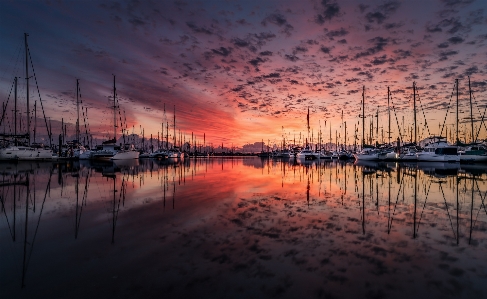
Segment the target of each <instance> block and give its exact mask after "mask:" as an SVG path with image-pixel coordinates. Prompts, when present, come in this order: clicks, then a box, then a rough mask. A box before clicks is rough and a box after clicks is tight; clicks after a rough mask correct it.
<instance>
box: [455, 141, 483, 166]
mask: <svg viewBox="0 0 487 299" xmlns="http://www.w3.org/2000/svg"><path fill="white" fill-rule="evenodd" d="M460 162H466V163H468V162H487V148H485V146H483V145H481V144H476V145H471V146H468V147H467V148H466V149H465V151H464V152H461V153H460Z"/></svg>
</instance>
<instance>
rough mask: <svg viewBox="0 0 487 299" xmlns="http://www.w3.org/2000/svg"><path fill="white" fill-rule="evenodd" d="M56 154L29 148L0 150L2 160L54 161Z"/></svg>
mask: <svg viewBox="0 0 487 299" xmlns="http://www.w3.org/2000/svg"><path fill="white" fill-rule="evenodd" d="M53 159H54V153H53V152H52V151H51V150H47V149H43V148H41V149H39V148H29V147H16V146H15V147H7V148H3V149H0V160H21V161H34V160H53Z"/></svg>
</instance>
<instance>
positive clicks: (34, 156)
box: [0, 33, 55, 160]
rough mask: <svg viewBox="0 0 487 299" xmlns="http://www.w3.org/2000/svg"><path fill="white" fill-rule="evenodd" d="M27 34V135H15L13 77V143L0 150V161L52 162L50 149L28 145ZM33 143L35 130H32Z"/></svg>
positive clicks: (25, 36)
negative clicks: (23, 140)
mask: <svg viewBox="0 0 487 299" xmlns="http://www.w3.org/2000/svg"><path fill="white" fill-rule="evenodd" d="M27 36H29V35H28V34H27V33H25V34H24V44H25V73H26V74H25V78H26V79H25V80H26V92H27V96H26V99H27V101H26V102H27V133H25V134H24V135H17V77H15V109H14V110H15V111H14V112H15V113H14V117H15V120H14V134H13V135H12V137H13V138H14V142H13V143H11V144H9V145H7V146H6V147H5V148H2V149H0V160H52V159H54V158H55V155H54V153H53V152H52V150H51V149H50V148H46V147H44V146H43V145H41V144H37V145H34V144H32V146H31V143H30V128H31V125H30V122H31V120H30V105H29V99H30V96H29V78H30V77H29V46H28V44H27ZM18 138H22V139H26V140H27V141H26V144H23V145H19V144H20V143H21V142H18ZM34 143H35V128H34Z"/></svg>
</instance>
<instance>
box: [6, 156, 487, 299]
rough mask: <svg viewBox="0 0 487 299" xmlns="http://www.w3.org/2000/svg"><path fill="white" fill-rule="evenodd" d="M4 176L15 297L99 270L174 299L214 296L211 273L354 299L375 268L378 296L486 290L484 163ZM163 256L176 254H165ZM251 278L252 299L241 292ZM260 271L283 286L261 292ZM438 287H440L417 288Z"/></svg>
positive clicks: (264, 163)
mask: <svg viewBox="0 0 487 299" xmlns="http://www.w3.org/2000/svg"><path fill="white" fill-rule="evenodd" d="M1 169H2V170H1V172H0V176H1V178H0V179H1V181H0V196H1V197H0V203H1V213H2V218H1V220H0V240H1V241H0V253H1V255H0V264H1V265H2V269H6V270H5V271H2V273H1V274H0V281H1V282H0V288H1V289H2V290H6V294H8V295H10V296H11V297H19V296H21V295H22V294H23V295H25V296H27V295H33V294H36V292H41V291H42V290H44V292H47V291H45V290H46V289H50V286H53V285H55V284H56V283H58V282H59V281H65V282H66V284H67V285H68V286H69V287H67V288H68V289H69V290H67V292H68V293H71V292H72V294H74V292H75V291H77V292H80V293H79V294H86V293H84V292H83V291H82V290H81V289H79V287H77V286H76V285H75V284H74V282H75V281H77V280H78V279H80V277H82V276H83V275H85V274H86V273H87V271H95V272H96V273H98V272H97V271H99V272H100V273H98V274H94V276H93V277H91V278H84V279H85V280H87V282H91V281H92V279H104V278H103V277H105V276H103V275H111V274H110V273H111V272H116V273H123V276H124V277H126V278H127V279H128V277H132V276H134V275H142V276H143V277H146V278H147V281H145V282H141V283H140V284H141V285H142V286H143V287H147V285H148V284H153V283H156V282H157V283H159V284H162V285H164V286H166V287H167V288H170V290H171V292H175V293H174V295H176V296H179V295H188V294H195V293H192V292H193V291H195V290H196V289H198V288H199V289H198V290H200V291H201V288H202V289H203V293H204V292H205V291H207V292H211V291H212V290H213V291H214V290H215V289H214V288H215V286H214V285H213V287H214V288H213V289H212V288H211V287H208V289H206V288H205V287H204V286H203V283H202V282H200V280H199V279H201V277H200V276H201V275H203V276H204V277H206V276H205V275H204V273H213V274H214V275H216V276H215V277H220V278H221V279H224V281H225V282H226V283H228V284H230V285H232V286H235V290H240V291H238V292H237V291H232V292H236V293H239V294H240V293H242V292H243V293H244V294H250V293H254V292H263V295H265V296H274V295H278V294H281V293H280V292H281V291H282V292H285V293H286V294H287V295H288V296H292V295H293V294H296V295H298V294H300V292H299V289H300V287H302V286H304V285H306V284H307V283H308V281H309V280H310V279H311V281H315V280H316V279H317V277H326V278H325V281H326V282H327V285H328V286H329V287H330V286H331V288H330V289H329V291H330V292H331V293H330V294H337V293H340V292H343V291H344V290H346V291H345V293H344V294H349V295H353V294H357V293H355V292H359V293H360V292H362V291H363V292H367V291H370V290H367V288H365V289H364V287H363V285H361V286H357V285H355V284H354V283H352V281H356V280H359V281H362V282H364V281H363V279H365V278H363V277H362V275H363V274H364V271H365V273H373V274H374V275H375V276H373V277H372V278H371V277H369V278H367V281H375V287H376V288H375V289H374V292H379V289H380V292H386V293H387V292H391V294H396V295H398V294H399V297H401V295H400V292H399V291H397V292H396V291H391V290H389V289H387V288H386V287H385V286H384V285H383V284H382V282H381V281H380V279H379V277H380V276H381V275H382V274H383V273H389V274H391V275H392V277H395V278H397V279H406V280H407V279H408V278H411V279H412V277H413V276H414V275H424V273H425V271H429V272H428V273H435V274H438V275H439V276H441V277H444V275H445V274H444V273H443V272H442V271H447V272H448V273H450V274H451V273H453V274H451V275H453V278H452V279H455V281H456V283H458V284H460V285H462V284H468V285H469V287H470V289H471V290H474V291H475V292H474V293H470V292H469V291H465V290H464V289H463V288H461V292H460V293H461V294H466V293H468V294H473V295H474V296H473V297H475V294H484V293H483V292H484V291H483V290H481V289H480V286H479V285H476V284H475V282H476V281H481V279H482V277H484V276H482V275H484V274H482V273H484V272H485V270H482V269H485V266H487V262H484V261H483V260H479V259H478V258H479V257H481V256H483V255H485V253H486V250H487V249H486V245H487V243H486V240H487V235H486V232H487V225H486V221H487V209H486V207H485V204H484V202H485V198H486V196H487V187H486V185H485V182H486V177H487V173H486V170H485V168H483V167H481V166H476V165H460V164H450V163H404V164H398V163H393V162H387V163H386V162H379V163H374V162H366V161H360V162H357V163H351V162H341V161H304V160H303V161H299V160H294V159H289V160H272V159H260V158H252V157H250V158H227V157H225V158H210V159H186V160H184V161H168V160H140V161H128V162H126V161H117V162H115V163H114V162H91V161H80V162H77V161H74V162H73V161H71V162H66V163H24V162H19V163H2V164H1ZM73 236H74V238H73ZM236 236H239V238H240V239H238V238H237V239H236ZM411 242H413V243H411ZM416 242H417V243H416ZM242 250H243V251H242ZM158 252H164V253H165V254H166V255H167V258H166V259H163V260H161V259H160V258H155V257H156V256H158ZM111 255H113V256H116V257H117V259H114V258H113V257H111ZM58 259H59V260H60V261H59V262H54V264H53V265H51V263H52V261H53V260H55V261H57V260H58ZM425 259H426V260H428V259H431V261H434V263H432V264H431V265H429V262H428V263H426V264H427V266H424V265H423V266H422V267H425V268H424V269H423V270H420V269H417V267H418V266H417V265H416V261H418V263H421V261H425ZM131 260H135V261H137V263H139V262H140V263H143V265H144V266H143V267H140V268H139V267H136V266H135V265H134V264H132V262H129V261H131ZM406 261H407V262H406ZM413 261H414V262H413ZM456 261H461V263H464V264H465V265H468V267H469V268H467V266H462V264H460V263H457V262H456ZM411 263H412V264H411ZM452 263H453V264H455V265H453V264H452ZM413 264H414V265H413ZM208 265H211V266H208ZM278 265H280V266H278ZM357 265H360V267H359V268H357ZM153 267H157V269H164V270H158V271H162V272H161V273H167V272H166V271H169V270H166V269H172V270H171V271H179V272H177V273H179V274H177V276H178V277H179V278H180V279H182V281H184V279H188V280H189V281H190V282H192V283H194V284H195V285H198V286H199V287H198V288H196V289H193V288H183V289H181V290H177V291H176V290H175V289H174V287H175V286H181V284H183V285H185V283H182V282H181V280H179V282H178V281H175V280H172V279H169V280H167V275H169V274H164V275H163V274H161V275H159V276H153V274H154V273H153V271H156V270H155V268H153ZM181 267H183V268H184V269H186V268H187V267H190V268H194V270H193V271H194V273H193V272H188V271H187V270H184V271H183V270H182V268H181ZM281 267H282V269H283V272H282V273H288V274H291V273H292V274H293V276H292V277H293V280H294V281H293V283H291V284H290V286H287V284H288V283H282V281H287V279H289V278H286V277H287V276H280V275H281V273H280V271H278V269H281ZM411 267H413V268H411ZM415 267H416V268H415ZM50 268H52V270H48V269H50ZM420 268H421V267H420ZM67 269H69V271H67ZM149 269H150V270H149ZM196 269H200V270H196ZM414 269H416V270H414ZM472 269H473V270H472ZM242 271H243V272H244V273H246V275H245V277H247V279H244V282H243V284H244V285H245V286H246V287H245V288H244V289H243V291H242V289H239V288H238V286H237V285H238V284H239V283H237V281H239V280H238V279H237V277H240V274H239V273H242ZM408 271H409V272H408ZM411 271H412V272H411ZM59 273H64V274H63V275H61V274H59ZM90 273H91V272H90ZM191 273H193V274H191ZM377 273H381V274H377ZM394 273H395V274H394ZM397 273H400V274H397ZM408 273H409V274H408ZM411 273H413V274H411ZM455 273H456V274H458V273H461V274H458V275H455ZM479 273H480V274H479ZM49 275H50V276H49ZM119 275H122V274H118V275H117V277H118V276H119ZM198 275H200V276H198ZM219 275H224V277H221V276H219ZM255 275H257V276H258V277H261V278H263V279H264V280H265V281H268V283H269V284H272V285H274V286H275V287H276V288H277V289H276V288H270V289H267V288H263V289H262V287H261V288H258V289H256V288H254V287H252V286H253V284H252V281H253V280H252V277H255ZM320 275H321V276H320ZM397 275H399V276H397ZM411 275H413V276H411ZM112 276H113V275H112ZM83 277H84V276H83ZM106 277H108V276H106ZM232 277H234V278H235V280H232ZM274 277H280V278H279V279H277V280H276V279H275V278H274ZM374 277H375V278H374ZM19 278H20V279H19ZM163 278H164V279H163ZM158 279H160V280H158ZM206 279H207V280H206V281H209V283H210V285H212V283H213V282H216V281H213V279H216V278H206ZM283 279H284V280H283ZM374 279H375V280H374ZM156 280H157V281H156ZM168 281H171V282H168ZM202 281H205V280H202ZM467 281H470V282H467ZM472 281H473V282H472ZM188 283H189V282H188ZM240 283H242V282H240ZM369 283H370V282H369ZM430 283H433V284H434V283H436V282H434V281H429V282H427V283H426V282H425V283H423V284H421V283H419V284H418V285H417V286H416V290H417V291H418V292H420V293H421V292H422V291H425V290H427V289H429V288H430V287H429V285H430ZM321 284H322V282H318V281H316V282H315V283H314V285H313V287H315V289H314V292H318V293H320V292H322V291H319V290H322V287H321ZM171 285H172V288H171ZM16 286H17V287H16ZM381 286H382V287H381ZM404 286H405V285H404ZM21 288H23V289H24V290H22V291H21ZM123 288H124V285H123V283H122V282H120V283H111V284H109V285H104V286H100V287H99V288H98V290H99V292H100V293H99V296H101V297H103V296H104V295H106V294H110V292H113V290H120V289H123ZM282 288H283V289H282ZM216 289H217V290H221V291H222V292H223V289H219V288H218V287H216ZM246 290H247V291H248V292H249V293H246ZM279 290H280V291H279ZM448 290H450V287H449V286H442V285H440V286H437V287H436V288H435V290H434V291H435V292H437V293H438V294H448V292H447V291H448ZM65 291H66V290H65ZM148 292H149V293H150V291H148ZM380 292H379V293H380ZM2 293H3V291H2ZM313 294H314V295H316V294H315V293H313ZM320 294H322V293H320ZM44 295H48V293H45V294H44ZM403 296H404V295H403Z"/></svg>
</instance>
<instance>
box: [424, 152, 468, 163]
mask: <svg viewBox="0 0 487 299" xmlns="http://www.w3.org/2000/svg"><path fill="white" fill-rule="evenodd" d="M416 157H417V160H418V161H420V162H460V156H459V155H437V154H421V153H418V154H416Z"/></svg>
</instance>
